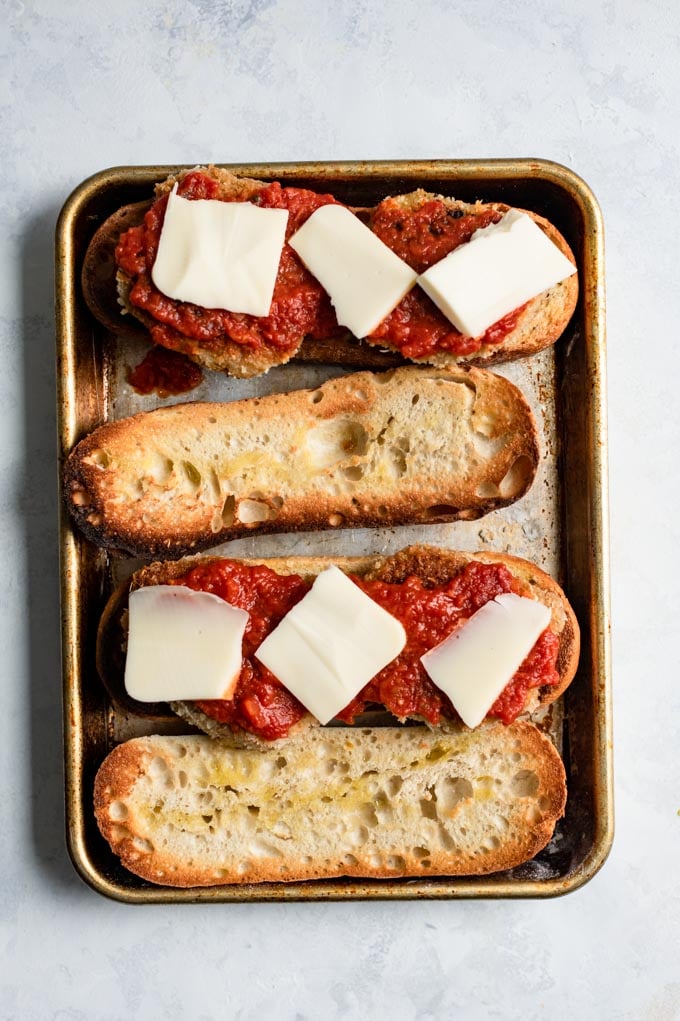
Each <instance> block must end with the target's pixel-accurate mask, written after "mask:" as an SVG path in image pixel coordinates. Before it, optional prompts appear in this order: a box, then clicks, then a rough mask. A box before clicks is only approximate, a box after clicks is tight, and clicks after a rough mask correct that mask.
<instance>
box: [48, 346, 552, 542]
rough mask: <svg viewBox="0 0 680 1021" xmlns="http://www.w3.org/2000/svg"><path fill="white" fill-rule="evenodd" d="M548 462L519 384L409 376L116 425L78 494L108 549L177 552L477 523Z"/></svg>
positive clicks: (90, 455)
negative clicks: (304, 534) (256, 540)
mask: <svg viewBox="0 0 680 1021" xmlns="http://www.w3.org/2000/svg"><path fill="white" fill-rule="evenodd" d="M538 456H539V453H538V438H537V427H536V423H535V420H534V418H533V415H532V413H531V410H530V408H529V406H528V404H527V402H526V401H525V399H524V397H523V396H522V394H521V393H520V391H519V390H518V389H517V388H516V387H515V386H514V385H513V384H511V383H510V382H508V380H506V379H504V378H502V377H500V376H496V375H494V374H492V373H489V372H485V371H483V370H480V369H471V370H466V369H460V368H453V369H451V370H443V369H423V368H416V367H415V366H409V367H403V368H400V369H396V370H393V371H391V372H388V373H384V374H378V375H374V374H371V373H368V372H362V373H356V374H352V375H348V376H345V377H343V378H339V379H333V380H331V381H329V382H327V383H325V384H323V385H322V386H320V387H319V388H318V389H316V390H300V391H295V392H292V393H288V394H275V395H272V396H268V397H262V398H251V399H248V400H242V401H236V402H233V403H230V404H207V403H206V404H203V403H194V404H182V405H175V406H174V407H165V408H160V409H157V410H155V411H151V412H147V413H144V414H139V415H135V416H133V417H131V418H127V419H121V420H119V421H113V422H110V423H108V424H106V425H104V426H102V427H100V428H99V429H97V430H95V432H94V433H92V434H91V435H90V436H88V437H87V438H86V439H84V440H82V441H81V442H80V443H79V444H78V445H77V446H76V447H75V449H74V450H73V451H72V453H71V455H70V456H69V458H68V461H67V464H66V467H65V476H64V479H65V484H64V492H65V496H66V501H67V504H68V506H69V509H70V511H71V513H72V515H73V517H74V519H75V520H76V522H77V523H78V525H79V526H80V527H81V529H82V530H83V531H84V533H85V534H86V535H87V536H88V538H90V539H92V540H93V541H94V542H96V543H98V544H99V545H102V546H106V547H109V548H113V549H120V550H126V551H128V552H129V553H132V554H134V555H137V556H141V557H151V556H168V557H177V556H181V555H182V554H183V553H186V552H190V551H194V550H200V549H205V548H207V547H209V546H214V545H216V544H217V543H219V542H222V541H224V540H226V539H232V538H236V537H238V536H243V535H247V534H249V533H250V532H280V531H295V530H302V529H304V530H308V529H319V528H339V527H350V526H359V527H362V526H373V525H396V524H404V523H423V524H425V523H429V522H437V521H454V520H456V519H460V518H466V519H474V518H476V517H479V516H480V515H482V514H484V513H486V512H487V511H490V510H492V509H495V508H497V507H502V506H505V505H507V504H509V503H512V502H513V501H514V500H517V499H518V498H519V497H520V496H522V495H523V493H524V492H526V490H527V489H528V487H529V485H530V484H531V482H532V480H533V478H534V475H535V472H536V467H537V464H538Z"/></svg>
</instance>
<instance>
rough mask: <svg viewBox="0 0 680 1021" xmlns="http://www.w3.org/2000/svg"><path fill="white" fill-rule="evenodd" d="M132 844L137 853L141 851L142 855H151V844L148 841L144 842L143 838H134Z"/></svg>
mask: <svg viewBox="0 0 680 1021" xmlns="http://www.w3.org/2000/svg"><path fill="white" fill-rule="evenodd" d="M132 843H133V844H134V846H135V847H136V848H137V850H138V851H142V852H143V853H144V854H151V852H152V851H153V844H152V843H151V841H150V840H145V839H144V837H135V838H134V840H133V841H132Z"/></svg>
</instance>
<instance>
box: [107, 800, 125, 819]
mask: <svg viewBox="0 0 680 1021" xmlns="http://www.w3.org/2000/svg"><path fill="white" fill-rule="evenodd" d="M127 817H128V809H127V805H124V804H123V802H122V801H113V802H112V803H111V807H110V808H109V818H110V819H113V821H114V822H124V821H125V820H126V819H127Z"/></svg>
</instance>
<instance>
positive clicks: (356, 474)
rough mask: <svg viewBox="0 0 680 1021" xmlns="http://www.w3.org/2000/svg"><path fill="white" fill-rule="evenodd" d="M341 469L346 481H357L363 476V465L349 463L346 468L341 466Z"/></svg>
mask: <svg viewBox="0 0 680 1021" xmlns="http://www.w3.org/2000/svg"><path fill="white" fill-rule="evenodd" d="M341 471H342V474H343V475H344V476H345V478H346V479H347V481H348V482H359V481H360V480H361V479H362V478H363V474H364V465H362V464H350V465H348V466H347V467H346V468H342V469H341Z"/></svg>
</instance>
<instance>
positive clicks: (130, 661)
mask: <svg viewBox="0 0 680 1021" xmlns="http://www.w3.org/2000/svg"><path fill="white" fill-rule="evenodd" d="M129 617H130V620H129V632H128V649H127V659H126V663H125V688H126V691H127V693H128V694H129V695H131V696H132V698H136V699H138V700H139V701H140V702H169V701H171V700H173V699H196V698H206V699H210V698H227V699H228V698H231V696H232V695H233V693H234V688H235V687H236V682H237V681H238V678H239V676H240V673H241V660H242V644H243V633H244V631H245V628H246V624H247V622H248V614H247V613H246V611H245V610H239V609H238V608H237V607H235V606H231V605H230V604H229V603H227V602H225V601H224V599H220V598H219V596H215V595H213V594H212V593H210V592H195V591H194V590H193V589H190V588H186V587H185V586H184V585H149V586H147V587H146V588H140V589H135V591H134V592H131V593H130V602H129Z"/></svg>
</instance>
